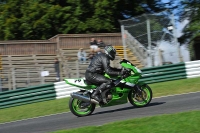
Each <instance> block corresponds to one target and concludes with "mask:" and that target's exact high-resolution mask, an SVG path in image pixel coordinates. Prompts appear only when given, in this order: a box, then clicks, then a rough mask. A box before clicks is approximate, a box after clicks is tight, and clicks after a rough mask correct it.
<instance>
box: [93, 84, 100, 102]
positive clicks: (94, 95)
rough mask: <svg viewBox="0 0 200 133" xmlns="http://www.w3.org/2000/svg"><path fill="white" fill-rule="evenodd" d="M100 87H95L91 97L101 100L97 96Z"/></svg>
mask: <svg viewBox="0 0 200 133" xmlns="http://www.w3.org/2000/svg"><path fill="white" fill-rule="evenodd" d="M99 88H100V87H97V88H96V90H95V92H94V93H92V95H91V97H92V98H93V99H95V100H96V101H98V102H100V101H101V98H100V97H99V94H100V90H99Z"/></svg>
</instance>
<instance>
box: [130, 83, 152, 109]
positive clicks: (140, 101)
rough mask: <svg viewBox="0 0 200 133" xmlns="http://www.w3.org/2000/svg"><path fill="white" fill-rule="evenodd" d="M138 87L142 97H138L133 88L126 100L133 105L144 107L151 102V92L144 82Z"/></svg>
mask: <svg viewBox="0 0 200 133" xmlns="http://www.w3.org/2000/svg"><path fill="white" fill-rule="evenodd" d="M139 87H140V88H141V90H142V97H140V96H139V95H138V94H137V93H136V92H135V90H134V89H133V90H131V91H130V92H129V94H128V100H129V102H130V103H131V104H132V105H133V106H135V107H144V106H147V105H148V104H149V103H150V102H151V100H152V97H153V94H152V90H151V88H150V87H149V86H148V85H146V84H145V85H142V86H139Z"/></svg>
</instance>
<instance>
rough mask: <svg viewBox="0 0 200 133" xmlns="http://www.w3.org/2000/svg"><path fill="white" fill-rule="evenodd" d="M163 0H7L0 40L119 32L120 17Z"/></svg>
mask: <svg viewBox="0 0 200 133" xmlns="http://www.w3.org/2000/svg"><path fill="white" fill-rule="evenodd" d="M160 1H161V0H112V1H111V0H87V1H86V0H37V1H36V0H28V1H27V0H20V1H17V0H7V1H6V0H4V2H3V3H0V33H1V34H0V39H1V40H14V39H15V40H16V39H17V40H19V39H48V38H50V37H52V36H54V35H56V34H67V33H70V34H74V33H99V32H104V33H106V32H119V31H120V24H119V22H118V20H119V19H127V18H130V17H132V16H135V15H140V14H143V13H147V12H149V13H153V12H157V11H161V10H163V9H164V5H163V3H161V2H160Z"/></svg>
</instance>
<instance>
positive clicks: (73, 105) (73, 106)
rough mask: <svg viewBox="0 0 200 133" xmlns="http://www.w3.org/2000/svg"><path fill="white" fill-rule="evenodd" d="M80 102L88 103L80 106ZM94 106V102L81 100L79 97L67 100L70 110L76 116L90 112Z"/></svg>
mask: <svg viewBox="0 0 200 133" xmlns="http://www.w3.org/2000/svg"><path fill="white" fill-rule="evenodd" d="M82 104H88V106H86V107H82ZM95 107H96V104H94V103H86V102H84V101H81V100H79V99H74V98H72V97H71V98H70V100H69V109H70V111H71V112H72V113H73V114H74V115H76V116H78V117H82V116H87V115H90V114H92V113H93V112H94V110H95Z"/></svg>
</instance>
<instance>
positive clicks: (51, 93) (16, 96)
mask: <svg viewBox="0 0 200 133" xmlns="http://www.w3.org/2000/svg"><path fill="white" fill-rule="evenodd" d="M195 77H200V61H191V62H185V63H178V64H172V65H164V66H159V67H152V68H144V69H142V78H141V80H140V81H144V82H146V83H148V84H151V83H157V82H163V81H169V80H176V79H184V78H195ZM77 90H79V88H78V87H74V86H70V85H68V84H66V83H65V81H61V82H56V83H52V84H45V85H38V86H32V87H28V88H22V89H17V90H12V91H6V92H1V93H0V109H3V108H8V107H13V106H18V105H24V104H29V103H34V102H40V101H46V100H52V99H60V98H65V97H69V95H70V93H72V92H74V91H77Z"/></svg>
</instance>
